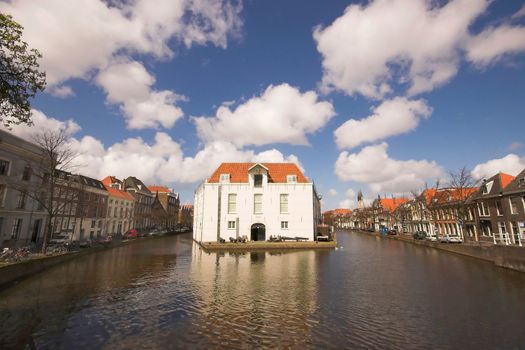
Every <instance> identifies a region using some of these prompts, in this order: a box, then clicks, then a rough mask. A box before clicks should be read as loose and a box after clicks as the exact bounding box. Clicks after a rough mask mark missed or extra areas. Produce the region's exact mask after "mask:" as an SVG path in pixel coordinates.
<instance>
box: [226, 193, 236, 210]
mask: <svg viewBox="0 0 525 350" xmlns="http://www.w3.org/2000/svg"><path fill="white" fill-rule="evenodd" d="M235 212H237V194H235V193H229V194H228V214H232V213H235Z"/></svg>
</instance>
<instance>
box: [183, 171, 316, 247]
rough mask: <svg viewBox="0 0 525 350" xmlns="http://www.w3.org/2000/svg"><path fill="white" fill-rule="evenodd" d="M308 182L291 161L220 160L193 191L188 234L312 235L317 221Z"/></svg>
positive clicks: (213, 238)
mask: <svg viewBox="0 0 525 350" xmlns="http://www.w3.org/2000/svg"><path fill="white" fill-rule="evenodd" d="M319 199H320V198H319V196H318V195H317V193H316V191H315V187H314V184H313V183H312V182H311V181H310V180H309V179H307V178H306V177H305V176H304V174H303V173H302V172H301V170H299V168H298V167H297V165H295V164H293V163H223V164H221V165H220V166H219V167H218V168H217V170H215V172H214V173H213V175H212V176H211V177H210V178H209V179H208V180H207V181H206V182H204V183H203V184H202V185H201V186H200V187H199V188H198V189H197V190H196V192H195V203H194V220H193V239H194V240H196V241H197V242H217V241H219V240H220V239H221V238H222V239H225V240H226V241H228V240H229V238H230V237H234V238H237V237H239V236H244V235H246V236H247V237H248V239H249V240H252V241H264V240H267V239H268V238H269V237H270V236H271V235H273V236H277V235H280V236H286V237H303V238H306V239H307V240H309V241H313V240H315V238H316V234H317V225H318V224H320V223H321V207H320V202H319Z"/></svg>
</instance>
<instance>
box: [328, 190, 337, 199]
mask: <svg viewBox="0 0 525 350" xmlns="http://www.w3.org/2000/svg"><path fill="white" fill-rule="evenodd" d="M326 194H327V195H329V196H330V197H335V196H337V191H336V190H335V189H334V188H331V189H329V190H328V192H327V193H326Z"/></svg>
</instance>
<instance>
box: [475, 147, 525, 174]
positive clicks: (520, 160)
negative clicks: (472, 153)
mask: <svg viewBox="0 0 525 350" xmlns="http://www.w3.org/2000/svg"><path fill="white" fill-rule="evenodd" d="M523 169H525V156H522V157H520V156H518V155H516V154H514V153H510V154H508V155H506V156H505V157H503V158H498V159H491V160H489V161H487V162H485V163H481V164H478V165H476V166H475V167H474V169H473V170H472V173H471V174H472V177H474V178H475V179H478V180H479V179H484V178H489V177H491V176H493V175H496V174H497V173H499V172H502V173H507V174H510V175H514V176H516V175H518V174H519V173H520V172H521V171H522V170H523Z"/></svg>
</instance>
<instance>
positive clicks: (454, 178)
mask: <svg viewBox="0 0 525 350" xmlns="http://www.w3.org/2000/svg"><path fill="white" fill-rule="evenodd" d="M449 175H450V180H449V181H450V182H449V188H450V192H451V194H450V202H451V206H452V215H453V216H454V218H455V219H456V220H457V222H458V224H459V226H460V228H461V234H462V235H463V239H465V237H464V228H465V221H467V219H468V217H469V206H468V205H467V204H466V202H467V200H468V198H469V197H470V195H471V194H472V193H473V192H474V190H475V188H476V185H477V181H475V180H474V178H473V177H472V175H471V172H470V170H469V169H467V167H466V166H463V167H462V168H461V169H459V170H458V171H456V172H453V171H451V172H449Z"/></svg>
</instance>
